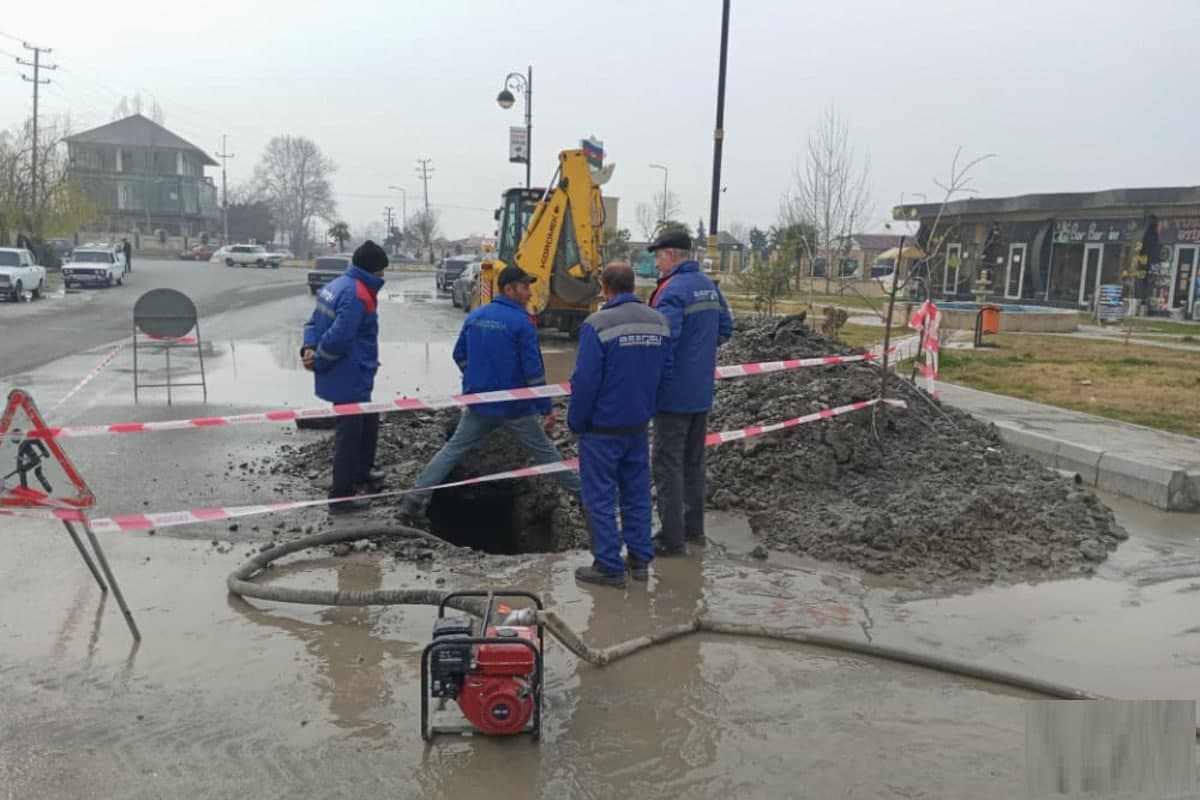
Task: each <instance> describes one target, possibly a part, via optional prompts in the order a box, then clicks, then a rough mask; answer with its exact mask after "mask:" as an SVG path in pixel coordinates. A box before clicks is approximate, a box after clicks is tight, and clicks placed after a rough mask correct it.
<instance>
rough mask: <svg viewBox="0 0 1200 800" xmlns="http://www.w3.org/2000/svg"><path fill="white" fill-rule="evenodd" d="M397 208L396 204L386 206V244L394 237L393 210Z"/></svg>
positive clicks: (384, 209) (384, 211)
mask: <svg viewBox="0 0 1200 800" xmlns="http://www.w3.org/2000/svg"><path fill="white" fill-rule="evenodd" d="M395 210H396V207H395V206H384V207H383V216H384V218H385V219H386V220H387V228H385V229H384V237H383V243H384V245H385V246H386V245H387V243H388V242H389V241H391V239H392V212H393V211H395Z"/></svg>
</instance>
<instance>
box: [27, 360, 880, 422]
mask: <svg viewBox="0 0 1200 800" xmlns="http://www.w3.org/2000/svg"><path fill="white" fill-rule="evenodd" d="M899 347H900V345H895V346H893V347H891V348H889V349H888V350H889V352H891V351H893V350H897V349H899ZM879 357H880V354H876V353H865V354H863V355H857V356H821V357H819V358H799V359H791V360H788V361H761V362H758V363H753V364H737V365H732V366H726V367H718V368H717V369H716V373H715V375H716V377H717V378H718V379H720V380H725V379H728V378H740V377H745V376H751V375H764V374H767V373H771V372H780V371H783V370H790V369H799V368H803V367H827V366H832V365H835V364H849V363H853V362H856V361H871V360H874V359H877V358H879ZM570 394H571V384H569V383H553V384H548V385H545V386H529V387H523V388H518V389H500V390H497V391H494V392H475V393H472V394H458V395H454V396H451V397H440V398H420V397H397V398H396V399H395V400H392V401H389V402H378V403H342V404H338V405H332V406H318V407H315V408H305V409H279V410H276V411H266V412H259V413H254V414H235V415H233V416H224V417H196V418H192V419H173V420H160V421H158V422H123V423H115V424H107V425H72V426H67V427H58V428H44V429H38V430H31V431H24V432H13V433H12V434H8V438H11V439H14V440H15V439H25V438H30V439H55V438H64V437H71V438H79V437H84V436H105V435H108V434H114V433H146V432H151V431H178V430H190V429H195V428H218V427H224V426H226V425H245V424H250V423H266V422H291V421H292V420H296V419H319V418H323V417H342V416H353V415H356V414H371V413H383V412H390V411H432V410H436V409H442V408H455V407H468V406H475V405H482V404H484V403H498V402H504V401H508V400H536V399H539V398H553V397H566V396H568V395H570Z"/></svg>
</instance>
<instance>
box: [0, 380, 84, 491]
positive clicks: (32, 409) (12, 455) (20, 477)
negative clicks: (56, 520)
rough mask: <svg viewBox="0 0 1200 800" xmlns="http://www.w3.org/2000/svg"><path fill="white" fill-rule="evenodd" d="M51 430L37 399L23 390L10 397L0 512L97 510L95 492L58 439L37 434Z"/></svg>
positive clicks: (2, 419) (2, 422) (1, 447)
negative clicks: (15, 509)
mask: <svg viewBox="0 0 1200 800" xmlns="http://www.w3.org/2000/svg"><path fill="white" fill-rule="evenodd" d="M46 430H47V425H46V423H45V421H43V420H42V415H41V414H40V413H38V410H37V406H35V405H34V404H33V398H31V397H30V396H29V395H28V394H27V393H26V392H25V391H24V390H23V389H13V390H12V391H11V392H9V393H8V403H7V404H6V405H5V407H4V415H3V416H0V507H12V506H16V507H22V508H29V507H37V506H70V507H71V508H89V507H91V506H94V505H95V504H96V498H95V496H94V495H93V494H92V490H91V489H89V488H88V486H87V484H86V483H84V480H83V477H82V476H81V475H80V474H79V470H77V469H75V466H74V465H73V464H72V463H71V460H70V459H69V458H67V454H66V453H64V452H63V450H62V447H61V446H60V445H59V443H58V440H57V439H55V438H53V437H50V436H37V435H36V434H37V432H38V431H46ZM18 434H20V435H18ZM27 434H35V435H32V436H30V435H27Z"/></svg>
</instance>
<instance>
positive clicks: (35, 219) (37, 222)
mask: <svg viewBox="0 0 1200 800" xmlns="http://www.w3.org/2000/svg"><path fill="white" fill-rule="evenodd" d="M21 46H22V47H24V48H25V49H26V50H32V51H33V61H22V60H21V59H19V58H18V59H17V63H18V64H21V65H22V66H26V67H33V77H32V78H30V77H29V76H28V75H26V74H24V73H21V79H22V80H25V81H29V82H30V83H32V84H33V151H32V156H31V161H32V163H31V164H30V166H31V167H32V169H33V175H32V180H31V181H30V183H31V186H32V191H31V192H30V203H29V215H30V224H31V225H32V226H33V234H34V235H35V236H37V235H39V234H40V232H41V214H39V213H38V200H37V195H38V88H39V87H40V86H41V85H42V84H44V83H49V82H50V79H49V78H42V77H41V71H42V70H44V69H48V70H55V69H58V66H57V65H47V64H43V63H42V60H41V55H42V53H50V52H53V51H52V50H51V49H50V48H48V47H34V46H33V45H31V44H28V43H26V42H21Z"/></svg>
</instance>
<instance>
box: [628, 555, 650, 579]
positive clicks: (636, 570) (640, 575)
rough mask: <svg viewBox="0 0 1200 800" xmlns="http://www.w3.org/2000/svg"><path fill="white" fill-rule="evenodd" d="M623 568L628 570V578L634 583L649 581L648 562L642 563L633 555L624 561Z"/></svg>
mask: <svg viewBox="0 0 1200 800" xmlns="http://www.w3.org/2000/svg"><path fill="white" fill-rule="evenodd" d="M625 566H626V567H627V568H628V569H629V576H630V577H631V578H633V579H634V580H635V581H648V580H650V562H649V561H642V560H641V559H640V558H638V557H637V556H635V555H631V556H629V558H627V559H625Z"/></svg>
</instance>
